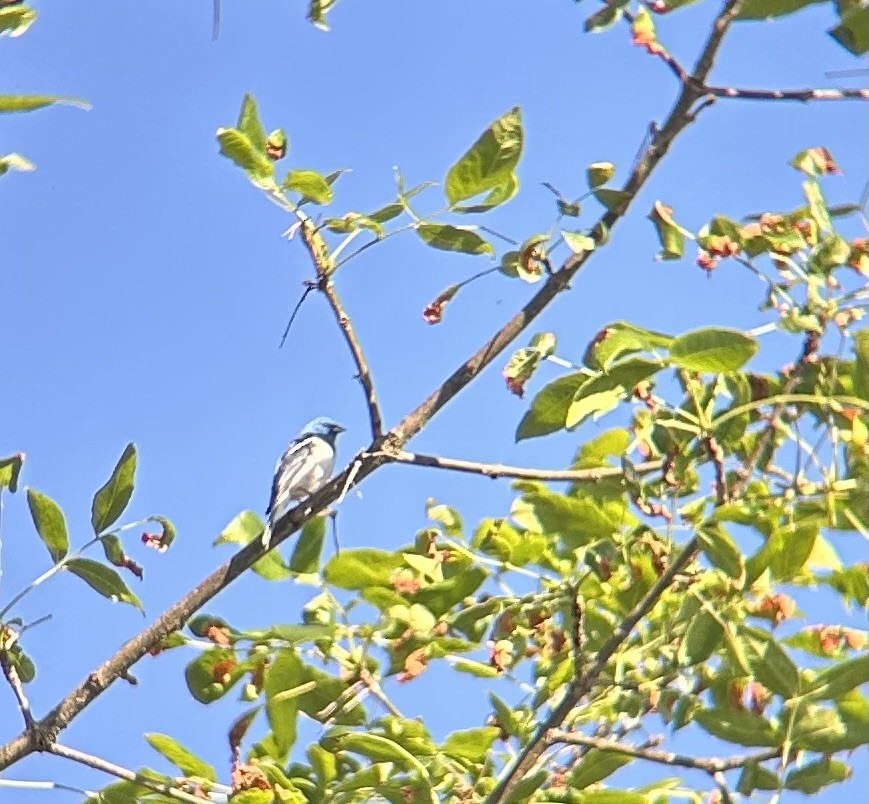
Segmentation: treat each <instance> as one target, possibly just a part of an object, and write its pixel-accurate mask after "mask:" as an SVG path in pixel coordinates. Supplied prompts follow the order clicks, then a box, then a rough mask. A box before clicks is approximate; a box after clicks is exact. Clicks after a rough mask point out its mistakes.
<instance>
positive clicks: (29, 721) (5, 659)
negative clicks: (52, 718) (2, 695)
mask: <svg viewBox="0 0 869 804" xmlns="http://www.w3.org/2000/svg"><path fill="white" fill-rule="evenodd" d="M0 668H2V670H3V675H4V676H6V681H8V682H9V686H10V687H11V688H12V694H13V695H14V696H15V700H16V701H17V702H18V709H19V710H20V711H21V717H22V718H24V728H25V729H29V728H32V727H33V724H34V722H35V721H34V718H33V713H32V712H31V711H30V702H29V701H28V700H27V695H26V694H25V692H24V686H23V685H22V683H21V679H20V678H19V677H18V671H17V670H16V669H15V666H14V665H13V664H12V662H10V661H9V654H8V653H7V652H6V650H0Z"/></svg>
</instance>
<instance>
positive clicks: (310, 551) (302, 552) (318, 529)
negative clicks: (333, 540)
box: [290, 516, 326, 575]
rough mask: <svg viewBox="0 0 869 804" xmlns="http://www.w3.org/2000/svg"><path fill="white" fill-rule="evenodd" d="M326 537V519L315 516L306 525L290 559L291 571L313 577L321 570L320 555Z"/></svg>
mask: <svg viewBox="0 0 869 804" xmlns="http://www.w3.org/2000/svg"><path fill="white" fill-rule="evenodd" d="M325 537H326V517H325V516H315V517H314V518H313V519H310V520H308V522H306V523H305V527H303V528H302V534H301V536H299V541H298V542H296V546H295V547H294V548H293V554H292V556H291V557H290V569H291V570H292V571H293V572H298V573H300V574H307V575H313V574H315V573H317V572H319V570H320V554H321V553H322V552H323V540H324V539H325Z"/></svg>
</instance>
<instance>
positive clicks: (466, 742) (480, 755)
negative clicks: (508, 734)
mask: <svg viewBox="0 0 869 804" xmlns="http://www.w3.org/2000/svg"><path fill="white" fill-rule="evenodd" d="M499 731H500V730H499V729H497V728H495V727H494V726H484V727H483V728H479V729H466V730H464V731H454V732H453V733H452V734H450V735H448V736H447V739H446V741H445V742H444V744H443V748H441V751H443V753H444V754H446V755H447V756H448V757H452V758H453V759H465V760H467V761H468V762H475V763H480V762H483V761H484V760H485V759H486V756H487V755H488V753H489V749H491V747H492V744H493V743H494V742H495V740H496V739H497V738H498V734H499Z"/></svg>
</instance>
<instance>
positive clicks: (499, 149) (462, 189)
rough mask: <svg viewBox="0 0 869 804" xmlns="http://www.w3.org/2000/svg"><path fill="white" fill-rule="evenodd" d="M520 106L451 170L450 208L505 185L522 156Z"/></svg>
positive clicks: (447, 188)
mask: <svg viewBox="0 0 869 804" xmlns="http://www.w3.org/2000/svg"><path fill="white" fill-rule="evenodd" d="M522 141H523V131H522V114H521V112H520V110H519V107H518V106H517V107H515V108H514V109H512V110H510V111H509V112H507V114H505V115H503V116H502V117H500V118H498V120H496V121H495V122H494V123H492V125H491V126H489V127H488V128H487V129H486V130H485V131H484V132H483V133H482V134H481V135H480V138H479V139H478V140H477V141H476V142H475V143H474V144H473V145H472V146H471V148H470V149H469V150H468V151H467V152H466V153H465V154H464V155H463V156H462V157H461V159H459V161H458V162H456V163H455V164H454V165H453V166H452V167H451V168H450V169H449V171H448V173H447V177H446V181H445V182H444V190H445V192H446V196H447V201H448V202H449V204H450V206H454V205H456V204H457V203H459V202H460V201H466V200H467V199H469V198H473V197H474V196H477V195H480V194H481V193H485V192H488V191H490V190H494V189H495V188H496V187H500V186H504V185H505V184H506V183H507V182H508V181H509V178H510V175H511V174H512V173H513V171H514V170H515V169H516V165H517V164H518V162H519V157H520V156H521V155H522Z"/></svg>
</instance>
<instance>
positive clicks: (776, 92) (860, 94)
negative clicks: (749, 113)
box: [706, 86, 869, 103]
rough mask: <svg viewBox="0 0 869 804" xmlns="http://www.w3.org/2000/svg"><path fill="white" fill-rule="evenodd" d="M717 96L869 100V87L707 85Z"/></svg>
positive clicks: (803, 99) (806, 101)
mask: <svg viewBox="0 0 869 804" xmlns="http://www.w3.org/2000/svg"><path fill="white" fill-rule="evenodd" d="M706 91H707V92H708V93H709V94H710V95H714V96H715V97H716V98H736V99H738V100H756V101H798V102H800V103H808V102H810V101H840V100H869V89H745V88H738V87H709V86H708V87H706Z"/></svg>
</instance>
